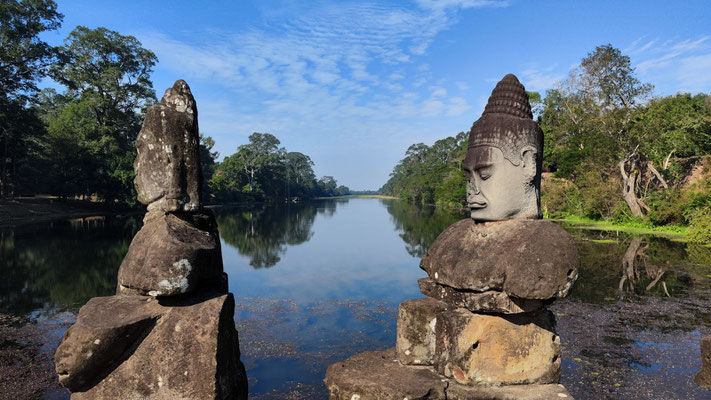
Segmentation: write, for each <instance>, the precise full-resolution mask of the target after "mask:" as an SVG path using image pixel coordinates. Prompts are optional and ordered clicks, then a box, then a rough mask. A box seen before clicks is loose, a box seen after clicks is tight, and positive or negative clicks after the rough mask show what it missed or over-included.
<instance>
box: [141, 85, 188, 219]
mask: <svg viewBox="0 0 711 400" xmlns="http://www.w3.org/2000/svg"><path fill="white" fill-rule="evenodd" d="M136 148H137V151H138V155H137V156H136V161H134V163H133V167H134V169H135V170H136V179H135V180H134V184H135V185H136V191H137V192H138V200H139V201H140V202H141V203H143V204H146V205H148V211H149V212H151V211H161V212H176V211H195V210H197V209H199V208H200V207H201V204H202V193H201V190H202V171H201V166H200V136H199V133H198V116H197V105H196V104H195V98H193V95H192V93H191V92H190V87H189V86H188V84H187V83H185V81H184V80H182V79H181V80H177V81H175V83H174V84H173V87H171V88H170V89H168V90H166V92H165V95H163V98H162V99H161V101H160V103H158V104H156V105H154V106H151V107H150V108H149V109H148V112H147V113H146V118H145V120H144V122H143V127H142V128H141V132H140V133H139V134H138V139H137V140H136Z"/></svg>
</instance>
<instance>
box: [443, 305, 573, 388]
mask: <svg viewBox="0 0 711 400" xmlns="http://www.w3.org/2000/svg"><path fill="white" fill-rule="evenodd" d="M435 335H436V338H437V342H436V348H437V351H436V356H435V363H434V366H435V368H436V369H437V371H438V372H439V373H440V374H442V375H444V376H447V377H450V378H454V379H455V380H456V381H457V382H458V383H460V384H465V385H519V384H531V383H558V380H559V379H560V363H561V360H560V338H559V337H558V335H556V333H555V317H554V316H553V314H552V313H551V312H550V311H536V312H532V313H525V314H514V315H503V316H496V315H486V314H476V313H472V312H470V311H468V310H465V309H463V308H459V309H456V310H449V311H444V312H442V313H440V314H439V315H438V318H437V326H436V332H435Z"/></svg>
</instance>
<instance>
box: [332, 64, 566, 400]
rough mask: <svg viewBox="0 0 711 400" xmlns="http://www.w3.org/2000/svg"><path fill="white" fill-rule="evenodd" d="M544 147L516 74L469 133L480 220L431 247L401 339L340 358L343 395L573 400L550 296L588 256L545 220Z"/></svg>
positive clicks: (475, 211)
mask: <svg viewBox="0 0 711 400" xmlns="http://www.w3.org/2000/svg"><path fill="white" fill-rule="evenodd" d="M542 154H543V134H542V132H541V130H540V128H539V127H538V125H537V124H536V123H535V122H534V121H533V120H532V119H531V110H530V105H529V103H528V96H527V95H526V92H525V90H524V88H523V86H522V85H521V84H520V83H519V82H518V80H517V79H516V77H515V76H513V75H507V76H506V77H504V79H503V80H502V81H501V82H499V83H498V84H497V85H496V88H495V89H494V91H493V93H492V95H491V97H490V98H489V104H488V105H487V106H486V109H485V110H484V114H483V115H482V117H481V118H480V119H479V120H478V121H477V122H476V123H475V124H474V127H473V128H472V131H471V133H470V135H469V151H468V153H467V157H466V158H465V160H464V163H463V166H464V169H465V170H466V172H467V177H468V182H467V203H468V205H469V207H470V209H471V218H467V219H464V220H461V221H458V222H455V223H454V224H452V225H450V226H449V227H448V228H447V229H445V230H444V232H442V233H441V234H440V235H439V236H438V237H437V239H436V240H435V241H434V242H433V243H432V245H431V246H430V248H429V250H428V251H427V253H426V254H425V255H424V257H422V262H421V263H420V268H422V269H423V270H425V271H426V272H427V275H428V277H427V278H423V279H420V280H419V282H418V283H419V286H420V291H421V292H422V293H423V294H425V295H426V296H427V297H425V298H420V299H411V300H406V301H404V302H403V303H402V304H400V307H399V310H398V321H397V342H396V347H395V349H394V350H386V351H381V352H370V353H363V354H360V355H357V356H354V357H352V358H351V359H349V360H347V361H345V362H343V363H337V364H334V365H331V366H330V367H329V368H328V371H327V372H326V385H327V386H328V388H329V390H330V392H331V396H332V397H331V398H334V399H350V398H355V397H356V395H358V396H357V397H361V398H369V397H368V396H372V397H373V398H376V397H377V398H458V399H493V398H496V399H499V398H516V399H554V398H571V396H570V394H569V393H567V391H566V390H565V389H564V388H563V387H562V386H561V385H557V383H558V381H559V378H560V371H561V343H560V337H559V336H558V335H557V333H556V330H555V325H556V323H555V316H554V315H553V313H551V312H550V311H548V310H545V309H544V306H545V305H546V304H548V303H550V302H551V301H553V300H555V299H557V298H562V297H565V296H567V295H568V293H569V292H570V290H571V288H572V286H573V283H574V282H575V280H576V279H577V277H578V264H579V257H578V251H577V246H576V245H575V242H574V241H573V238H572V237H571V236H570V235H569V234H568V233H567V232H566V231H565V230H564V229H563V228H561V227H559V226H557V225H555V224H554V223H552V222H550V221H545V220H541V219H540V218H541V212H540V206H539V204H540V201H539V188H540V175H541V162H542V161H541V158H542ZM393 358H396V359H397V362H395V363H393V362H392V361H391V360H392V359H393ZM364 394H365V396H363V395H364Z"/></svg>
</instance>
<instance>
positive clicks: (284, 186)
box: [203, 132, 350, 202]
mask: <svg viewBox="0 0 711 400" xmlns="http://www.w3.org/2000/svg"><path fill="white" fill-rule="evenodd" d="M279 144H280V142H279V139H277V138H276V137H275V136H274V135H272V134H270V133H259V132H254V133H253V134H251V135H250V136H249V143H248V144H244V145H242V146H239V148H238V149H237V152H236V153H235V154H232V155H231V156H228V157H225V159H224V160H223V161H222V162H221V163H219V164H216V165H215V167H214V170H215V172H214V174H213V175H212V179H210V181H209V184H208V187H209V193H210V196H211V197H212V198H213V199H214V200H215V201H219V202H234V201H245V200H266V199H274V198H287V199H298V198H311V197H332V196H344V195H348V194H350V189H349V188H348V187H346V186H338V184H337V183H336V180H335V179H334V178H333V177H332V176H324V177H322V178H321V179H319V180H316V175H315V174H314V171H313V165H314V163H313V161H311V158H309V156H307V155H305V154H302V153H298V152H287V151H286V149H285V148H283V147H279ZM204 172H205V171H203V173H204Z"/></svg>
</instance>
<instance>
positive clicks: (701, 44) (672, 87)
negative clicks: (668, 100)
mask: <svg viewBox="0 0 711 400" xmlns="http://www.w3.org/2000/svg"><path fill="white" fill-rule="evenodd" d="M709 39H711V36H701V37H698V38H691V39H683V40H665V41H661V40H659V39H653V40H644V39H643V38H640V39H638V40H636V41H634V42H633V43H632V44H631V45H630V46H629V47H628V48H627V49H625V52H624V53H625V54H630V55H631V56H632V60H633V62H636V64H635V67H636V71H637V73H638V74H639V76H640V79H641V80H642V81H645V82H652V83H654V85H655V87H656V89H657V92H659V93H660V94H671V93H674V92H677V91H688V92H692V93H697V92H705V91H709V90H710V89H711V75H710V74H709V72H708V71H709V69H710V68H711V64H710V63H711V40H709Z"/></svg>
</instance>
